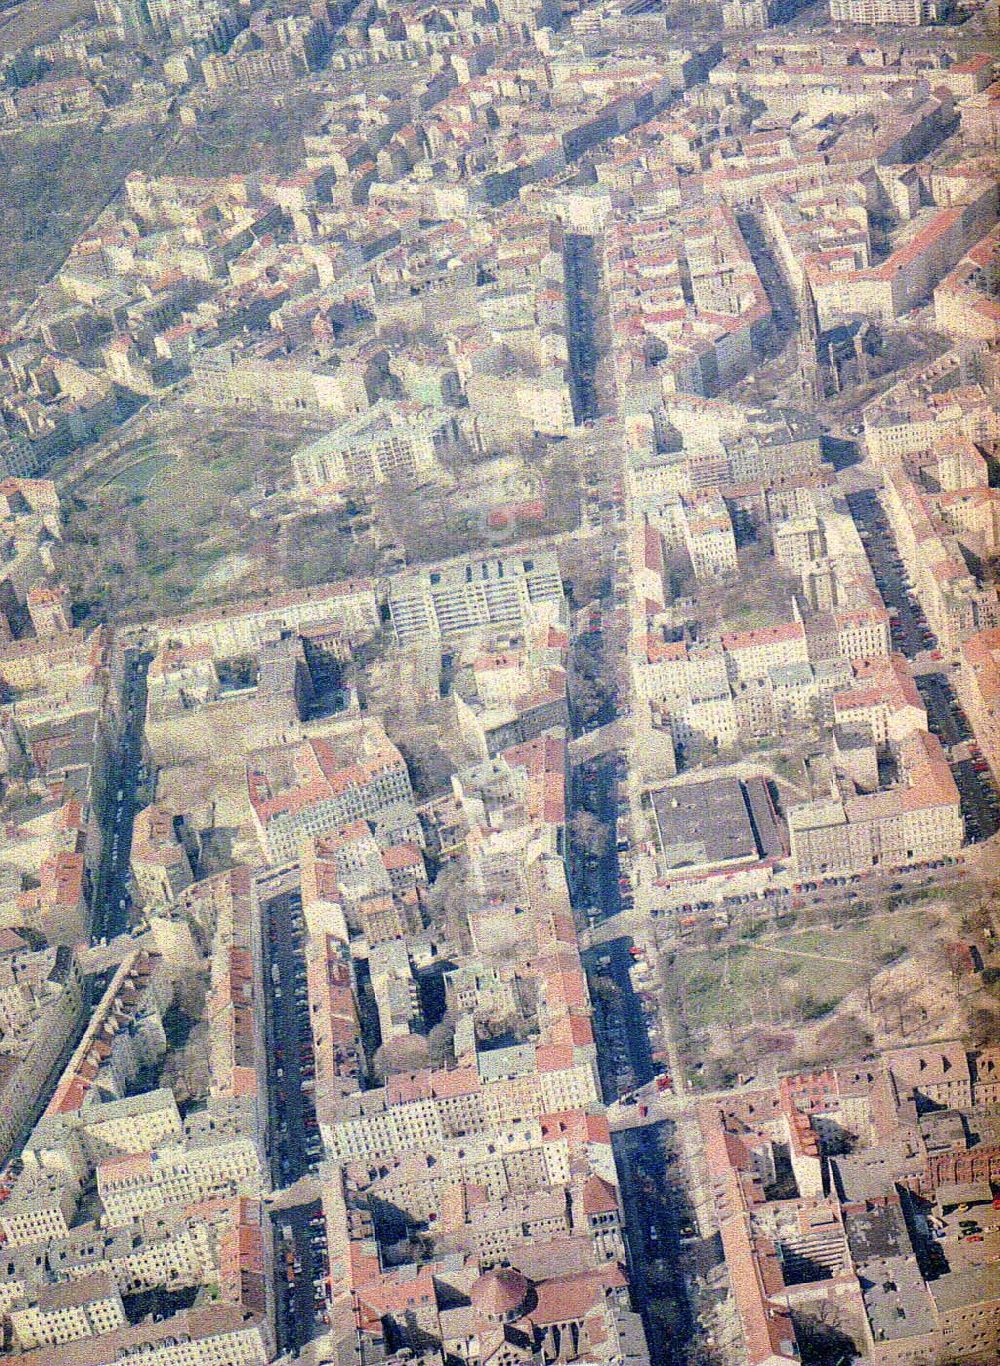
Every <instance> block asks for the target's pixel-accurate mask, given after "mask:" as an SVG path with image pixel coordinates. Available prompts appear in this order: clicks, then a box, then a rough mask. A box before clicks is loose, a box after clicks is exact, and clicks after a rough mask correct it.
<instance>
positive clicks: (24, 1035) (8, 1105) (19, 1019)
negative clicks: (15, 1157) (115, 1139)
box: [0, 931, 83, 1163]
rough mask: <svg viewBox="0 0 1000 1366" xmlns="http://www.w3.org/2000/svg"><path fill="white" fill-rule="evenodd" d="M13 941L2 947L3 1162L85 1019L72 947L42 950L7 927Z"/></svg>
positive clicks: (0, 1110)
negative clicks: (34, 949) (32, 949)
mask: <svg viewBox="0 0 1000 1366" xmlns="http://www.w3.org/2000/svg"><path fill="white" fill-rule="evenodd" d="M0 933H2V935H3V937H4V938H8V939H11V938H12V941H13V942H12V944H11V946H10V947H9V948H8V949H6V950H5V951H3V952H0V1032H2V1035H3V1040H4V1045H5V1047H4V1054H5V1061H4V1065H3V1066H0V1163H2V1162H5V1161H6V1160H7V1157H8V1156H9V1154H10V1152H11V1149H12V1148H13V1146H14V1144H15V1143H16V1142H17V1140H18V1138H19V1137H20V1136H21V1135H22V1133H23V1131H24V1129H25V1126H26V1125H27V1124H28V1123H29V1122H30V1121H31V1118H32V1116H33V1115H34V1114H35V1113H36V1111H37V1109H38V1106H39V1102H40V1101H41V1100H42V1099H43V1098H44V1096H45V1095H46V1092H47V1090H48V1088H49V1087H50V1086H51V1085H52V1083H53V1082H54V1080H55V1077H56V1076H57V1075H58V1070H57V1069H58V1067H59V1066H60V1064H61V1061H62V1058H63V1055H64V1054H65V1053H66V1051H67V1050H68V1048H69V1047H70V1045H71V1044H72V1041H73V1039H74V1037H75V1035H76V1033H77V1030H78V1029H79V1027H80V1025H81V1022H82V1019H83V976H82V974H81V972H80V968H79V963H78V960H77V958H76V956H75V954H74V953H73V951H72V950H71V949H69V948H65V947H62V948H58V949H46V950H42V951H41V952H39V953H37V954H33V953H31V952H30V951H29V949H28V946H27V944H26V943H24V941H22V940H21V939H20V937H19V936H18V935H13V936H11V934H10V932H9V931H3V932H0Z"/></svg>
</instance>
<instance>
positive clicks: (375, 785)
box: [247, 724, 422, 863]
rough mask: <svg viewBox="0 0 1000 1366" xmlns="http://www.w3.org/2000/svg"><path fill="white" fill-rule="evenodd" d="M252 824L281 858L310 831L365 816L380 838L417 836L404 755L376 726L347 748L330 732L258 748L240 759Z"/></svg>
mask: <svg viewBox="0 0 1000 1366" xmlns="http://www.w3.org/2000/svg"><path fill="white" fill-rule="evenodd" d="M247 790H248V793H249V798H250V807H251V811H252V813H253V820H254V827H255V829H256V831H257V834H258V837H259V839H260V842H261V846H262V848H263V849H264V851H265V852H266V854H267V857H268V859H269V860H270V861H271V862H272V863H282V862H288V861H290V860H291V859H293V858H296V857H297V856H298V854H299V849H300V845H301V844H302V842H303V841H304V840H305V839H307V838H308V837H310V836H315V835H323V834H328V833H333V832H334V831H336V830H339V829H341V828H342V827H344V826H348V825H351V824H352V823H353V822H355V821H358V820H365V821H370V822H371V823H372V824H373V825H374V826H375V827H376V832H377V833H379V832H381V836H380V837H381V839H382V840H384V842H385V843H389V844H392V843H401V842H402V843H406V842H417V843H419V842H420V841H421V839H422V834H421V831H420V826H419V822H418V821H417V818H416V813H415V811H414V807H413V789H412V787H411V786H410V775H409V773H408V771H407V768H406V763H405V760H404V759H403V756H402V755H401V754H400V752H399V750H398V749H397V748H396V746H395V745H394V744H392V742H391V741H390V740H389V738H388V736H387V735H386V734H385V732H384V731H383V730H382V729H381V727H380V726H375V725H373V724H369V725H368V726H366V727H365V728H364V729H363V730H362V731H361V732H360V733H359V734H358V735H357V736H356V737H355V741H354V743H353V744H352V745H350V746H349V747H348V749H342V750H338V749H335V748H334V746H333V744H332V743H331V742H330V741H329V740H304V741H302V742H301V743H299V744H296V745H287V746H277V747H275V748H272V749H267V750H259V751H257V752H256V753H255V754H253V755H251V756H250V758H249V760H248V762H247Z"/></svg>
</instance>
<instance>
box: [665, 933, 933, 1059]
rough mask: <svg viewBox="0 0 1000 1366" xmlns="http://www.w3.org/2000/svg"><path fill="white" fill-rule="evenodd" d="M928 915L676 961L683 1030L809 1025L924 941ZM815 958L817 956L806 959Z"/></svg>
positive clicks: (701, 953)
mask: <svg viewBox="0 0 1000 1366" xmlns="http://www.w3.org/2000/svg"><path fill="white" fill-rule="evenodd" d="M937 918H938V917H937V915H936V913H935V912H934V911H933V910H925V909H913V910H907V911H897V912H895V913H894V914H892V915H889V916H880V917H878V918H876V919H872V920H870V921H867V922H865V923H864V924H859V925H857V926H853V927H850V928H848V929H844V930H815V929H813V930H803V931H799V932H791V933H788V934H783V935H780V936H778V937H775V938H768V939H758V940H755V941H753V942H752V943H746V944H740V945H738V946H736V947H735V948H731V949H729V950H728V953H727V951H726V950H724V949H714V950H702V951H698V952H695V953H683V954H680V955H679V956H678V958H677V960H676V963H675V966H674V972H675V973H680V974H681V983H680V989H681V995H682V998H683V1001H684V1010H685V1016H686V1020H687V1025H688V1029H689V1031H692V1032H695V1033H698V1032H702V1031H705V1030H709V1029H711V1028H712V1027H714V1026H717V1025H726V1024H732V1025H733V1026H734V1027H736V1028H737V1029H738V1028H740V1027H741V1026H742V1025H745V1024H750V1023H751V1020H753V1021H755V1022H756V1023H758V1024H760V1023H765V1022H767V1023H779V1022H789V1021H790V1022H794V1021H795V1020H800V1021H801V1020H809V1019H815V1018H817V1017H818V1016H820V1015H822V1014H825V1013H826V1011H827V1010H830V1009H832V1008H833V1007H834V1006H835V1005H836V1004H837V1003H838V1002H839V1001H841V1000H842V999H843V997H844V996H846V995H847V994H848V993H849V992H851V991H853V990H855V989H856V988H858V987H860V986H863V985H864V983H865V982H866V981H867V980H868V979H869V978H870V977H871V976H873V975H874V974H875V973H877V972H879V971H881V969H882V968H884V967H885V966H886V964H887V963H889V962H891V961H893V959H895V958H897V957H900V956H902V954H903V953H905V951H906V950H907V948H908V947H909V946H910V945H913V944H915V943H918V942H919V941H920V940H921V939H922V938H924V937H925V936H926V935H927V934H928V933H929V932H930V931H931V929H932V928H933V926H934V925H935V924H936V922H937ZM809 955H816V956H809Z"/></svg>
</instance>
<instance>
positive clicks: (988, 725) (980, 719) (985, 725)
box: [958, 627, 1000, 774]
mask: <svg viewBox="0 0 1000 1366" xmlns="http://www.w3.org/2000/svg"><path fill="white" fill-rule="evenodd" d="M959 665H960V667H959V672H958V694H959V697H960V698H961V701H962V706H963V707H964V708H965V714H966V716H967V717H968V719H969V722H970V724H971V726H972V728H973V730H974V732H975V734H976V737H977V739H978V740H979V743H980V744H981V745H982V749H983V755H984V757H985V758H986V759H987V760H988V762H989V764H990V766H991V768H992V769H993V772H994V773H997V774H1000V627H992V628H991V629H989V630H986V631H977V632H975V633H974V634H973V635H970V636H969V638H968V639H967V640H965V641H963V642H962V646H961V649H960V651H959Z"/></svg>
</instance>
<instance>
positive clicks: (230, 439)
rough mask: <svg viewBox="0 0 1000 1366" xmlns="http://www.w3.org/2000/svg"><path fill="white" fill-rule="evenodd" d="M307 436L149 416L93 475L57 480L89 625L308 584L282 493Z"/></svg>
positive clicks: (270, 426) (74, 579) (234, 421)
mask: <svg viewBox="0 0 1000 1366" xmlns="http://www.w3.org/2000/svg"><path fill="white" fill-rule="evenodd" d="M301 439H302V433H301V429H300V428H299V427H298V425H297V424H296V427H295V429H294V430H292V429H289V428H285V429H282V428H281V427H280V426H278V425H277V424H275V423H265V422H261V421H260V420H259V419H253V420H250V419H242V418H240V417H236V416H233V417H231V418H230V417H227V418H225V419H223V418H219V417H213V418H211V419H205V418H199V417H196V416H194V415H192V414H190V413H186V412H184V411H183V410H180V409H177V410H174V411H173V412H170V413H160V414H153V415H152V416H150V417H148V418H147V417H146V416H145V415H142V416H141V420H140V422H139V423H137V430H136V433H135V435H134V436H133V437H131V439H129V440H127V441H126V442H125V443H124V444H122V445H121V447H120V448H118V449H116V450H115V451H114V452H113V453H109V454H107V455H106V456H105V455H101V456H99V457H98V458H97V459H94V460H91V461H90V462H88V465H87V467H86V468H85V469H84V470H82V471H81V469H80V468H79V466H78V465H75V464H70V465H69V466H68V467H67V468H66V469H65V470H64V471H61V472H59V471H57V477H58V481H59V484H60V493H61V496H62V499H63V507H64V512H65V517H66V574H67V577H68V580H69V582H70V585H71V589H72V591H73V595H74V599H75V600H76V602H77V603H78V604H81V605H82V614H83V616H84V618H85V619H87V618H94V619H97V618H98V617H104V616H106V615H107V614H108V613H109V612H114V613H115V614H117V615H119V616H125V617H128V618H131V619H142V618H145V617H149V616H153V615H156V614H161V613H169V612H171V611H177V610H178V609H182V608H184V607H186V606H188V605H191V606H196V605H199V604H203V603H211V602H215V601H221V600H224V599H226V598H230V597H232V596H233V595H234V593H243V592H253V591H255V590H256V589H257V588H259V587H260V586H262V585H263V583H264V582H265V581H266V582H273V580H274V579H275V578H276V577H277V578H280V579H283V580H284V581H285V582H286V583H287V584H288V586H297V583H298V581H299V578H300V574H301V572H302V568H303V561H302V557H301V556H300V555H299V553H298V548H297V546H296V543H295V537H294V535H293V534H292V531H291V528H292V527H293V526H294V519H293V518H290V520H289V522H288V524H287V525H286V524H285V523H283V522H282V520H281V519H280V518H279V517H278V512H279V508H278V506H277V504H278V503H280V504H281V506H282V507H284V505H285V502H286V500H285V499H284V498H283V497H282V495H281V494H280V493H277V494H276V493H275V490H276V488H277V487H278V485H279V483H280V482H281V481H282V480H285V479H287V473H288V461H289V455H290V452H291V450H292V449H293V448H294V447H295V445H297V444H298V442H299V441H300V440H301ZM276 521H277V525H275V524H274V523H275V522H276ZM109 525H113V526H114V527H115V528H116V533H115V535H114V536H113V537H108V536H107V534H106V528H107V527H108V526H109ZM305 549H306V550H308V547H305ZM316 568H317V569H322V568H325V566H323V565H320V566H316Z"/></svg>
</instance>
